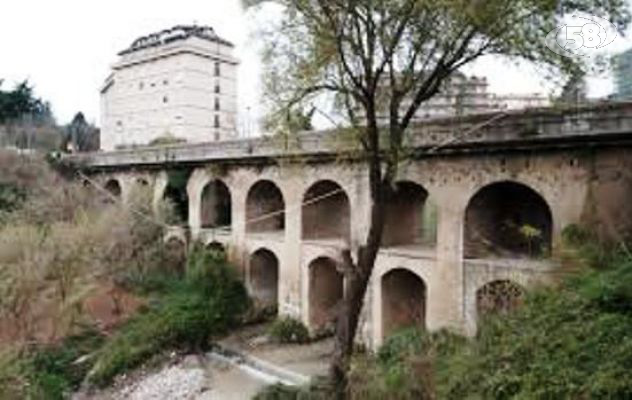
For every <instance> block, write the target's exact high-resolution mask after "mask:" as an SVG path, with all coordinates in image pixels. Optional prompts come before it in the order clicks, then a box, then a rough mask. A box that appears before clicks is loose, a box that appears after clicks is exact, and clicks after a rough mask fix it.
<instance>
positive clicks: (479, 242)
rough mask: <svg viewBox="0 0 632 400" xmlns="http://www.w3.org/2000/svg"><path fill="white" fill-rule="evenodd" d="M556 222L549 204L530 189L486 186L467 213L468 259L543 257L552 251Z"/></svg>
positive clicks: (511, 184)
mask: <svg viewBox="0 0 632 400" xmlns="http://www.w3.org/2000/svg"><path fill="white" fill-rule="evenodd" d="M552 229H553V218H552V215H551V210H550V208H549V206H548V204H547V203H546V201H545V200H544V199H543V198H542V196H540V195H539V194H538V193H537V192H535V191H534V190H533V189H531V188H529V187H528V186H525V185H522V184H519V183H514V182H499V183H493V184H491V185H488V186H485V187H484V188H482V189H481V190H479V191H478V193H476V195H474V197H473V198H472V199H471V200H470V203H469V204H468V206H467V210H466V212H465V257H466V258H486V257H503V258H514V257H542V256H546V255H548V254H549V253H550V251H551V234H552Z"/></svg>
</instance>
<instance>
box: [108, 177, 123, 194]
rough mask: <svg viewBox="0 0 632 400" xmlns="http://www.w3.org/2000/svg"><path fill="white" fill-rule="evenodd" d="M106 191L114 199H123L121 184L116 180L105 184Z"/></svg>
mask: <svg viewBox="0 0 632 400" xmlns="http://www.w3.org/2000/svg"><path fill="white" fill-rule="evenodd" d="M105 190H107V191H108V192H109V193H110V194H111V195H112V196H114V197H118V198H120V197H121V193H122V190H121V184H120V183H119V181H117V180H116V179H110V180H109V181H107V182H106V184H105Z"/></svg>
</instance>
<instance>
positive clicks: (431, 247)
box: [95, 128, 632, 348]
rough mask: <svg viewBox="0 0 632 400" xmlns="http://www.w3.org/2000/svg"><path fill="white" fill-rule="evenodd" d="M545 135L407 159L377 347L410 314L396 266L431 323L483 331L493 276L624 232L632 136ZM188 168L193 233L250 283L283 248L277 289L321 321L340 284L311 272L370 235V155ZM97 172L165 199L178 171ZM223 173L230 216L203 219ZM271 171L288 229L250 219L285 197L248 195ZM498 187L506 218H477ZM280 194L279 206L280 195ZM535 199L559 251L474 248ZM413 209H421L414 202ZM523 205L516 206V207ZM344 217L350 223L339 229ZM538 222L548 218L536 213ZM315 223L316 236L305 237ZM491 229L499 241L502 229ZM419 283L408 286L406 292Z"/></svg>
mask: <svg viewBox="0 0 632 400" xmlns="http://www.w3.org/2000/svg"><path fill="white" fill-rule="evenodd" d="M569 129H570V128H569ZM537 143H539V142H538V141H534V144H533V146H530V145H528V143H526V144H523V145H520V146H518V145H517V146H516V147H515V148H513V147H511V146H509V147H507V146H504V147H503V148H502V149H497V148H494V147H492V148H488V149H487V150H485V151H483V150H482V149H481V148H479V149H478V150H476V151H470V150H467V151H450V152H441V153H438V154H426V155H423V154H421V155H420V156H419V157H417V158H416V159H414V160H413V161H411V162H407V163H406V164H404V165H402V167H401V169H400V172H399V176H398V182H407V185H412V186H410V188H411V190H409V191H404V192H403V193H405V194H406V196H404V197H405V198H402V199H400V200H398V201H399V203H398V202H395V203H394V204H395V205H397V207H394V209H393V210H391V213H390V214H389V215H390V218H389V220H390V222H389V223H390V224H392V225H391V227H389V229H391V230H392V229H396V228H397V224H398V223H399V224H401V226H402V227H404V228H406V229H402V230H401V231H399V232H398V233H397V236H396V237H395V239H393V240H391V241H390V242H389V243H387V246H385V247H384V248H383V249H382V250H381V251H380V253H379V256H378V258H377V262H376V267H375V270H374V274H373V276H372V279H371V282H370V287H369V291H368V293H367V297H366V303H365V304H366V307H365V309H364V311H363V315H362V318H361V321H362V326H361V329H360V331H359V334H358V338H359V340H361V341H363V342H364V343H366V344H367V345H368V346H369V347H371V348H376V347H377V346H379V345H380V344H381V343H382V342H383V340H384V337H385V333H386V332H388V330H389V328H390V327H389V326H386V327H385V326H384V322H385V321H386V322H388V321H393V320H397V321H399V319H398V318H400V317H402V315H393V307H386V308H385V305H386V306H388V305H389V304H391V305H392V303H393V301H394V300H393V299H396V301H399V300H401V299H399V298H398V297H397V296H395V297H393V295H392V294H390V295H389V296H387V298H384V296H383V294H382V290H383V288H384V287H385V286H384V277H385V276H388V274H389V272H391V271H394V270H398V272H402V271H399V270H405V271H409V272H410V273H412V274H414V275H415V276H417V277H418V278H419V279H420V280H421V281H420V282H422V283H423V287H424V292H425V293H424V296H412V297H413V300H414V301H416V302H419V301H423V303H424V304H423V305H421V306H420V308H419V309H420V310H423V316H424V321H423V325H425V326H426V327H427V328H428V329H431V330H436V329H440V328H451V329H456V330H458V331H461V332H464V333H467V334H473V333H474V332H475V331H476V320H477V318H478V315H477V292H479V291H480V289H481V288H482V287H483V286H485V285H486V284H489V283H493V282H496V281H510V282H514V283H515V284H517V286H520V287H529V286H531V285H534V284H538V283H541V282H548V281H550V280H551V279H553V278H554V276H555V275H556V273H557V272H558V270H559V265H558V263H557V261H556V256H557V255H558V254H559V253H560V250H561V248H560V246H561V235H562V231H563V230H564V228H565V227H567V226H569V225H571V224H580V223H587V224H590V226H591V227H593V228H595V229H596V230H597V231H598V232H599V233H600V235H601V236H602V237H604V238H606V237H608V238H613V237H614V238H618V237H621V236H622V235H623V234H624V232H625V228H629V227H630V225H631V221H632V218H631V217H632V201H631V200H632V176H631V175H632V172H631V171H632V168H630V167H632V152H631V151H630V148H632V144H630V143H628V142H626V141H622V142H612V143H614V144H599V143H593V142H590V143H589V144H586V143H585V142H584V141H583V140H582V141H579V142H577V143H575V144H573V143H567V144H565V145H564V146H557V145H555V146H547V147H544V148H542V147H539V146H538V145H537ZM481 146H482V145H481ZM277 160H278V159H277ZM183 165H187V164H183ZM189 167H190V168H192V174H191V177H190V179H189V182H188V186H187V192H188V198H189V202H190V203H189V221H188V225H189V229H190V237H191V238H192V239H194V240H200V241H202V242H204V243H206V244H210V243H220V244H223V245H224V246H226V247H227V249H228V253H229V255H230V257H231V259H232V260H233V262H234V263H235V265H236V266H238V267H239V268H240V273H241V274H242V276H243V278H244V279H245V280H246V282H247V284H248V286H249V287H251V288H253V287H255V286H256V285H258V284H260V283H261V281H262V278H261V276H259V275H258V274H259V272H253V271H252V269H253V268H257V265H258V264H259V261H260V260H258V259H257V257H255V258H253V255H254V254H255V253H257V252H258V254H261V252H262V251H266V254H271V255H274V257H275V258H276V259H277V260H278V277H279V278H278V287H277V288H276V293H277V302H278V309H279V313H281V314H283V315H292V316H295V317H298V318H300V319H302V320H303V321H304V322H305V323H306V324H308V325H309V326H310V327H311V328H316V327H315V326H313V325H314V324H313V323H312V322H313V321H314V320H313V319H312V318H311V316H312V315H313V314H314V309H315V308H317V306H318V305H319V304H320V305H322V304H331V303H330V296H333V295H335V294H336V293H339V291H338V290H337V288H336V286H335V284H333V283H332V284H331V285H328V284H326V283H327V280H326V279H325V278H323V279H324V282H325V289H327V288H331V289H332V290H325V289H323V287H322V282H314V279H320V278H318V276H319V275H318V274H313V273H312V271H311V268H312V267H313V266H314V263H315V262H316V263H317V264H318V263H322V262H323V260H330V261H331V262H334V263H339V262H340V251H341V250H342V249H343V248H346V247H349V246H350V247H351V249H352V250H354V249H357V247H358V246H359V245H360V243H362V242H363V241H364V240H365V236H366V233H367V231H368V225H369V215H370V213H369V212H370V195H369V190H368V179H367V171H366V167H365V166H364V165H363V164H362V163H359V162H336V161H334V159H330V158H328V157H322V158H320V159H319V158H318V157H316V158H312V159H310V160H308V161H306V160H304V159H301V160H300V161H299V160H298V159H297V160H292V159H289V160H285V161H283V162H281V163H279V162H278V161H273V159H272V158H255V159H252V158H245V159H231V160H224V159H207V160H206V161H196V162H195V163H191V164H189ZM95 176H97V177H98V179H100V180H101V182H102V183H104V184H105V182H107V181H108V180H109V179H116V180H117V181H118V182H119V184H120V187H121V196H122V198H123V199H126V198H127V197H128V196H129V193H131V191H132V190H133V188H134V187H135V186H137V185H141V184H143V183H142V182H144V183H145V184H148V185H151V186H152V187H153V188H154V196H155V199H156V203H157V202H158V201H159V200H160V199H161V198H162V196H163V193H164V190H165V187H166V179H167V177H166V173H165V172H164V171H162V170H161V169H160V168H159V165H156V164H155V163H152V164H151V166H145V165H143V164H142V163H141V164H138V165H130V164H126V165H120V166H116V165H115V166H113V167H111V168H110V169H109V170H108V171H107V172H103V173H102V175H99V174H96V175H95ZM216 180H219V181H221V182H222V183H223V184H225V185H226V187H227V188H228V190H229V192H230V199H231V203H230V208H231V210H230V211H231V216H232V220H231V226H230V227H222V228H221V229H208V228H202V211H201V210H202V206H201V205H202V203H203V198H202V194H203V192H204V188H205V186H206V185H207V184H208V183H209V182H214V181H216ZM262 181H267V182H269V184H268V185H273V186H274V187H276V189H278V192H279V193H280V194H281V197H282V199H283V208H282V209H281V210H278V211H280V212H281V214H279V215H280V216H281V217H282V218H283V224H282V226H283V229H282V230H280V229H277V230H275V231H268V230H261V231H257V230H254V231H253V230H249V229H247V226H248V224H247V219H248V214H249V213H248V209H249V204H250V207H251V208H252V207H254V208H255V209H256V208H257V207H259V206H260V207H263V208H265V211H266V213H267V212H270V211H274V210H273V209H272V208H274V207H272V208H270V207H267V208H266V207H264V205H266V204H268V203H267V202H268V201H271V199H266V194H265V193H264V194H263V195H262V197H261V198H259V199H257V201H255V202H254V203H253V202H252V200H253V199H252V198H250V199H249V194H251V191H252V188H253V187H256V185H258V184H260V183H261V182H262ZM323 182H327V183H326V184H323ZM499 183H502V184H503V185H499ZM508 183H511V184H516V185H521V187H524V188H528V192H529V193H531V194H533V196H531V195H529V196H526V197H525V196H522V195H521V194H520V193H518V195H516V193H509V192H503V190H506V189H504V188H506V187H510V186H511V185H508ZM322 187H326V188H328V189H331V190H340V189H342V192H340V193H336V196H338V197H331V198H328V199H327V201H322V202H321V203H319V205H318V206H307V207H305V206H303V202H304V201H305V199H309V198H310V196H309V195H308V193H310V189H314V188H322ZM412 188H415V189H414V190H412ZM488 188H496V189H495V190H497V193H496V194H495V197H494V198H495V199H496V200H494V201H492V202H490V203H485V202H482V203H481V204H474V205H475V206H478V207H482V208H484V207H492V208H493V207H497V206H498V205H497V201H498V200H499V199H500V200H502V199H503V198H504V197H505V196H509V197H511V198H512V201H511V202H509V203H507V204H504V205H502V207H504V213H503V214H500V215H502V216H501V217H498V215H499V214H498V213H482V214H481V215H482V216H483V217H482V219H481V218H479V219H477V218H473V219H471V220H469V219H466V215H467V214H468V209H470V210H471V209H472V208H471V207H472V204H471V203H472V202H473V199H476V197H477V194H478V193H481V191H482V190H486V189H488ZM312 192H314V191H313V190H312ZM315 192H316V193H317V194H316V195H312V197H311V198H313V196H322V195H323V194H326V192H327V191H326V190H320V189H319V190H316V191H315ZM268 193H269V192H268ZM414 193H423V194H424V196H425V197H423V196H421V197H415V196H413V194H414ZM342 194H344V196H341V195H342ZM536 198H537V199H538V201H537V202H536V201H535V200H534V199H536ZM332 199H334V200H335V199H337V201H333V200H332ZM342 199H347V201H344V200H342ZM406 199H408V200H410V201H406ZM421 199H423V200H425V201H421ZM540 201H541V202H540ZM473 203H477V202H476V201H474V202H473ZM257 204H258V205H257ZM275 204H276V206H279V203H278V201H277V202H276V203H275ZM427 204H432V205H433V207H434V208H433V215H434V217H433V218H436V227H433V228H432V229H434V230H435V232H433V234H434V235H435V236H436V239H435V240H433V241H423V242H422V241H420V240H419V238H418V237H416V236H417V235H418V234H419V229H421V227H422V226H425V225H427V224H425V223H423V220H421V221H422V222H421V223H419V221H411V220H410V219H411V218H422V215H427V213H426V212H425V211H424V210H423V209H422V208H423V207H424V206H425V205H427ZM536 205H537V206H538V207H540V206H542V207H544V208H543V209H544V213H546V212H548V213H549V215H550V227H549V228H550V231H547V233H546V235H550V239H549V237H548V236H547V237H546V238H545V239H546V242H550V247H551V248H550V252H546V254H542V253H533V254H532V253H530V252H503V253H486V252H474V253H471V254H468V253H466V252H465V247H466V246H465V244H466V239H467V236H466V232H468V231H469V230H471V229H474V230H475V231H476V229H479V230H481V229H482V230H484V227H485V225H486V224H492V225H491V226H499V225H498V224H502V223H503V221H493V219H494V218H496V219H498V218H505V217H504V216H505V215H508V216H509V217H512V216H513V215H514V214H515V215H516V218H515V219H514V220H512V219H511V218H509V217H508V219H509V220H510V222H511V224H509V225H508V226H509V228H511V229H518V228H520V227H521V226H520V225H521V224H523V225H532V224H533V219H532V217H531V215H534V213H532V212H531V211H532V208H533V207H535V206H536ZM411 207H412V208H417V210H416V211H414V210H413V211H411ZM514 208H515V210H516V212H515V213H512V210H513V209H514ZM250 214H251V215H252V213H250ZM535 214H536V215H538V216H537V217H534V218H535V221H536V222H537V221H539V220H540V219H541V216H542V215H544V214H543V213H542V211H541V210H540V211H538V212H537V213H535ZM512 218H513V217H512ZM530 218H531V219H530ZM490 219H491V220H490ZM512 221H513V222H512ZM515 221H518V222H515ZM477 224H480V225H481V227H477V226H476V225H477ZM494 224H495V225H494ZM333 225H336V226H342V227H343V229H342V230H339V229H338V228H336V229H333ZM470 225H474V226H470ZM535 225H536V227H537V226H538V224H537V223H535ZM393 226H394V227H395V228H393ZM347 229H348V231H347ZM306 230H308V231H311V232H312V234H310V235H308V236H304V233H305V231H306ZM390 234H392V232H391V233H390ZM512 234H516V231H512ZM543 234H544V233H543ZM181 236H183V237H184V236H186V235H181ZM404 236H410V238H406V237H404ZM488 239H490V240H491V242H492V243H491V244H492V246H493V244H494V243H493V242H494V240H497V239H498V238H494V237H491V238H488ZM503 239H506V238H503ZM516 240H517V239H516ZM268 252H269V253H268ZM268 258H271V257H268ZM404 276H405V275H404ZM264 281H265V280H264ZM265 282H266V284H268V283H269V282H267V281H265ZM397 282H398V280H397V279H394V280H392V281H389V283H387V285H386V287H388V288H389V289H390V290H391V291H392V290H396V288H394V287H393V286H396V284H397ZM410 287H412V286H409V285H408V286H406V287H402V293H406V292H405V290H407V289H410ZM415 287H422V286H419V285H418V286H415ZM333 289H336V290H333ZM271 290H273V289H270V288H269V287H267V288H266V291H265V293H271ZM272 292H273V291H272ZM406 297H411V296H406ZM409 310H410V309H409ZM402 312H403V313H404V314H405V313H407V312H408V311H406V310H404V311H402Z"/></svg>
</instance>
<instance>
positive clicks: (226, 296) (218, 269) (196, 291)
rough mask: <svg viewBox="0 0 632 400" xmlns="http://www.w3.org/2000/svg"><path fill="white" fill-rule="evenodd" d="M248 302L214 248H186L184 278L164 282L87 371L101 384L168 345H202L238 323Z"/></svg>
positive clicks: (244, 293)
mask: <svg viewBox="0 0 632 400" xmlns="http://www.w3.org/2000/svg"><path fill="white" fill-rule="evenodd" d="M248 306H249V300H248V296H247V294H246V290H245V288H244V286H243V285H242V283H241V282H240V281H239V279H238V278H237V276H236V274H235V270H234V268H232V267H231V266H229V265H228V264H227V262H226V260H225V258H223V257H219V256H218V254H217V253H216V252H209V251H206V250H204V249H201V248H200V249H196V250H194V251H192V252H191V254H190V257H189V261H188V267H187V273H186V276H185V277H184V278H183V279H181V280H177V281H173V282H171V283H169V288H168V290H164V291H162V294H161V298H160V301H159V302H156V303H154V304H153V305H152V306H151V307H150V308H149V309H148V310H147V311H146V312H145V313H143V314H140V315H138V316H137V317H135V318H133V319H132V320H130V321H129V322H128V323H127V324H126V325H125V326H124V327H122V328H121V329H120V331H119V332H117V333H116V334H115V335H114V336H113V337H112V339H111V340H109V341H108V342H107V343H106V344H105V346H103V348H102V349H101V350H100V351H99V353H98V357H97V360H96V363H95V365H94V368H93V369H92V370H91V372H90V374H89V380H90V382H91V383H93V384H95V385H97V386H105V385H107V384H109V383H110V382H111V381H112V379H113V378H114V377H115V376H116V375H118V374H121V373H123V372H125V371H128V370H130V369H133V368H135V367H137V366H139V365H140V364H142V363H143V362H145V361H146V360H148V359H149V358H150V357H151V356H153V355H154V354H157V353H159V352H161V351H163V350H165V349H167V348H174V349H175V348H184V349H186V350H193V349H200V348H204V347H205V346H206V344H207V341H208V339H209V337H211V336H217V335H221V334H224V333H226V332H227V331H228V330H229V329H231V328H232V327H234V326H235V325H237V324H238V322H239V319H240V316H241V315H242V314H243V313H244V312H245V311H246V310H247V308H248Z"/></svg>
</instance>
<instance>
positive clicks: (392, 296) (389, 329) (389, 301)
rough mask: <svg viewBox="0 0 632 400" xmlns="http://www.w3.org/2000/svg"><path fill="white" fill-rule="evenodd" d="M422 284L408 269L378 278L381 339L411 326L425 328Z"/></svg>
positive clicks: (424, 293) (423, 287) (424, 295)
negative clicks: (380, 303) (380, 284)
mask: <svg viewBox="0 0 632 400" xmlns="http://www.w3.org/2000/svg"><path fill="white" fill-rule="evenodd" d="M425 320H426V284H425V283H424V281H423V279H421V278H420V277H419V276H417V275H416V274H414V273H412V272H411V271H409V270H406V269H402V268H398V269H394V270H392V271H389V272H388V273H387V274H385V275H384V276H383V277H382V332H383V336H384V337H388V336H390V335H391V334H393V333H395V332H397V331H399V330H401V329H404V328H409V327H413V326H417V327H420V328H425Z"/></svg>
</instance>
